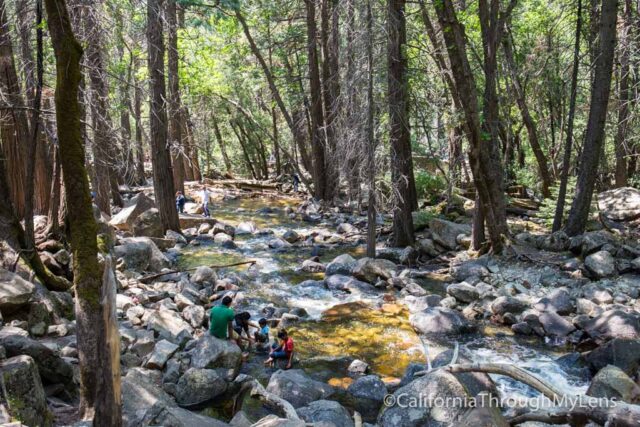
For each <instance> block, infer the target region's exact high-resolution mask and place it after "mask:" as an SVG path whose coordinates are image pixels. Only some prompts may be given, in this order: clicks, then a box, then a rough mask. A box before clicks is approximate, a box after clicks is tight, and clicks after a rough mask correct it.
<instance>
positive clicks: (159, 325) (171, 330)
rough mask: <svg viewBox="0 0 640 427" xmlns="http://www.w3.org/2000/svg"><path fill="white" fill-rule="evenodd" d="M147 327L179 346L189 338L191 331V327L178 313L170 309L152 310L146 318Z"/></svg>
mask: <svg viewBox="0 0 640 427" xmlns="http://www.w3.org/2000/svg"><path fill="white" fill-rule="evenodd" d="M147 328H148V329H149V330H153V331H155V332H156V333H157V334H158V335H159V336H160V337H161V338H164V339H166V340H169V341H171V342H172V343H174V344H177V345H179V346H182V345H184V344H185V343H186V342H187V341H188V340H189V339H191V334H192V333H193V328H191V326H190V325H189V324H188V323H187V322H185V321H184V320H182V317H180V315H179V314H178V313H176V312H174V311H171V310H157V311H154V312H153V313H152V314H151V315H150V316H149V319H148V320H147Z"/></svg>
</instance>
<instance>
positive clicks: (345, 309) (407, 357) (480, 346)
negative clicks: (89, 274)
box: [178, 198, 588, 397]
mask: <svg viewBox="0 0 640 427" xmlns="http://www.w3.org/2000/svg"><path fill="white" fill-rule="evenodd" d="M298 203H299V200H295V199H272V198H242V199H235V200H225V201H221V202H219V203H217V204H215V206H214V208H213V209H212V216H213V217H215V218H216V219H218V220H219V221H223V222H225V223H228V224H231V225H234V226H236V225H238V224H239V223H241V222H245V221H252V222H254V223H255V224H256V226H257V228H258V230H259V233H258V234H253V235H248V236H237V237H236V240H235V242H236V244H237V246H238V247H237V249H223V248H221V247H220V246H218V245H216V244H214V243H213V242H211V241H202V242H201V243H200V245H199V246H191V245H190V246H188V247H186V248H184V249H183V250H182V251H181V256H180V258H179V261H178V262H179V264H180V266H181V267H183V268H188V267H195V266H199V265H211V264H218V265H219V264H227V263H235V262H241V261H248V260H255V262H256V264H255V265H253V266H251V267H249V268H247V267H246V266H239V267H234V268H230V269H227V271H223V272H222V274H223V275H224V274H227V275H229V274H231V275H232V274H238V275H240V276H241V277H242V278H243V282H244V284H243V285H242V287H241V294H240V295H239V296H240V297H239V298H237V300H238V306H237V307H236V309H237V310H246V311H249V312H250V313H251V314H252V317H253V318H254V319H258V318H260V317H263V316H264V314H263V312H262V309H263V308H264V307H265V306H274V307H288V308H290V309H293V308H302V309H304V310H305V311H306V312H307V313H308V317H307V318H305V320H304V321H302V322H299V323H297V324H294V325H292V326H291V327H290V328H288V330H289V331H290V334H291V336H292V337H293V338H294V340H295V342H296V352H297V355H298V357H299V358H300V359H306V358H310V357H317V356H333V357H340V356H351V357H354V358H359V359H362V360H364V361H366V362H367V363H369V364H370V366H371V368H372V370H373V372H375V373H377V374H379V375H380V376H382V377H383V379H385V381H392V380H393V379H394V378H395V379H396V381H397V379H398V378H400V377H402V375H403V372H404V371H405V369H406V367H407V366H408V364H409V363H411V362H418V363H424V362H425V360H426V355H425V353H428V357H429V358H431V359H433V358H434V357H435V356H436V355H437V354H438V353H439V352H441V351H443V350H445V349H446V346H442V345H435V344H434V343H423V342H422V341H421V340H420V338H419V337H418V336H417V335H416V334H415V332H414V331H413V329H412V327H411V325H410V324H409V321H408V311H407V310H406V308H405V307H404V306H402V305H398V304H394V303H385V302H384V301H382V299H381V298H380V297H379V296H375V295H371V296H367V295H351V294H345V293H341V292H332V291H330V290H327V289H323V288H319V287H296V286H295V285H297V284H298V283H300V282H302V281H304V280H309V279H312V280H322V278H323V276H324V274H323V273H319V274H313V273H305V272H300V270H299V267H300V265H301V264H302V262H303V261H304V260H305V259H308V258H309V257H311V256H312V255H318V256H319V257H320V260H321V261H322V262H329V261H331V260H332V259H333V258H334V257H335V256H337V255H340V254H342V253H349V254H351V255H352V256H354V257H356V258H357V257H362V256H364V250H365V249H364V246H363V245H362V244H360V245H355V244H335V245H325V246H323V245H317V244H308V245H303V246H301V247H300V246H295V247H292V248H283V249H277V250H275V249H270V248H269V247H268V242H269V240H271V239H273V238H274V235H275V236H280V235H282V234H283V233H284V232H285V231H287V230H295V231H297V232H298V233H299V234H301V235H302V234H305V235H306V234H308V233H310V232H312V231H314V230H320V229H323V228H324V229H329V230H332V229H333V226H332V224H309V223H305V222H300V221H297V220H293V219H291V218H289V217H288V216H287V215H286V214H285V212H284V209H285V208H286V207H287V206H289V207H292V208H294V209H295V206H296V205H297V204H298ZM264 208H269V209H271V212H265V211H264ZM267 229H269V230H272V232H273V233H270V234H267V232H266V231H265V230H267ZM438 280H439V279H438V278H436V279H434V280H433V281H432V282H431V283H426V284H425V285H426V288H427V289H428V290H429V291H432V290H433V289H436V290H440V291H441V290H442V289H443V288H444V286H443V284H442V283H438ZM425 344H426V345H425ZM450 344H451V345H450V346H449V348H452V347H453V346H454V343H453V342H452V343H450ZM459 347H460V354H461V355H463V356H464V357H466V358H467V359H470V360H471V361H473V362H510V363H514V364H516V365H517V366H519V367H523V368H525V369H527V370H529V371H531V372H533V373H535V374H537V375H539V376H540V377H541V378H543V379H546V380H548V381H549V382H550V383H552V384H554V385H556V386H557V387H559V388H561V389H564V390H565V391H566V392H567V393H571V394H578V393H584V392H585V391H586V387H587V384H588V383H587V381H586V380H585V379H584V378H581V377H580V376H579V375H575V374H571V373H567V372H565V371H564V370H563V368H562V367H561V366H560V364H558V363H557V362H556V361H555V359H556V358H557V357H559V356H561V355H562V354H563V351H562V350H563V348H555V347H549V346H545V345H544V344H541V343H539V340H526V339H520V338H516V337H514V336H513V333H512V332H511V330H510V329H508V328H502V327H497V326H495V325H485V326H484V327H483V328H482V332H481V333H480V334H477V335H473V336H470V337H465V338H464V340H463V341H460V342H459ZM263 358H264V355H253V354H252V355H251V356H250V360H249V363H247V365H246V366H245V368H244V370H245V372H247V373H250V374H252V375H254V376H255V377H256V378H258V379H260V380H265V379H266V378H267V376H266V374H265V372H264V368H263V367H262V364H261V360H262V359H263ZM321 377H322V378H323V379H324V380H327V381H328V382H329V383H331V384H333V385H337V386H343V387H345V386H347V385H348V384H349V383H350V380H349V379H348V378H345V377H346V372H330V373H327V372H325V373H323V375H321ZM492 377H493V379H494V380H495V382H496V385H497V387H498V390H499V391H500V392H501V394H502V395H505V396H517V397H520V396H521V397H533V396H535V394H536V393H535V392H534V391H533V390H532V389H530V388H529V387H527V386H525V385H523V384H521V383H518V382H516V381H514V380H511V379H509V378H506V377H502V376H498V375H492Z"/></svg>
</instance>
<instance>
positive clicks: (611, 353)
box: [585, 338, 640, 375]
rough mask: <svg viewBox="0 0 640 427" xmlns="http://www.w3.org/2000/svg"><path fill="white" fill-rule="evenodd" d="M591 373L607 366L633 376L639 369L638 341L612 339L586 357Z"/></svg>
mask: <svg viewBox="0 0 640 427" xmlns="http://www.w3.org/2000/svg"><path fill="white" fill-rule="evenodd" d="M585 359H586V362H587V364H588V365H589V368H590V369H591V372H592V373H594V374H595V373H596V372H598V371H599V370H601V369H602V368H604V367H605V366H607V365H613V366H616V367H618V368H620V369H622V370H623V371H624V372H625V373H626V374H627V375H635V374H636V372H638V369H640V340H637V339H629V338H614V339H612V340H611V341H609V342H607V343H605V344H603V345H601V346H600V347H598V348H596V349H595V350H592V351H591V352H589V354H587V355H586V358H585Z"/></svg>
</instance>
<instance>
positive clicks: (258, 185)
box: [204, 178, 279, 190]
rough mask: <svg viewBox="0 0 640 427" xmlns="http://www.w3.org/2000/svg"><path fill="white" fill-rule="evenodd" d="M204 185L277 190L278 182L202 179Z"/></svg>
mask: <svg viewBox="0 0 640 427" xmlns="http://www.w3.org/2000/svg"><path fill="white" fill-rule="evenodd" d="M204 184H205V185H211V186H222V187H234V188H239V189H246V190H277V189H278V186H279V184H278V183H274V182H266V181H257V180H251V179H210V178H205V179H204Z"/></svg>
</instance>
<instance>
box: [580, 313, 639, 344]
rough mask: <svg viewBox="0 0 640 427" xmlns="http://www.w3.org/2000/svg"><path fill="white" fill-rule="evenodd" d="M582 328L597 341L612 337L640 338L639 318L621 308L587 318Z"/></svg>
mask: <svg viewBox="0 0 640 427" xmlns="http://www.w3.org/2000/svg"><path fill="white" fill-rule="evenodd" d="M582 329H583V330H584V331H585V332H586V333H587V334H589V336H590V337H591V338H593V339H595V340H597V341H600V342H604V341H608V340H611V339H614V338H630V339H634V340H637V339H640V319H638V316H637V315H636V314H632V313H627V312H625V311H622V310H617V309H613V310H607V311H605V312H603V313H602V314H600V315H599V316H597V317H594V318H593V319H590V320H588V321H587V322H585V324H584V325H583V326H582Z"/></svg>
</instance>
